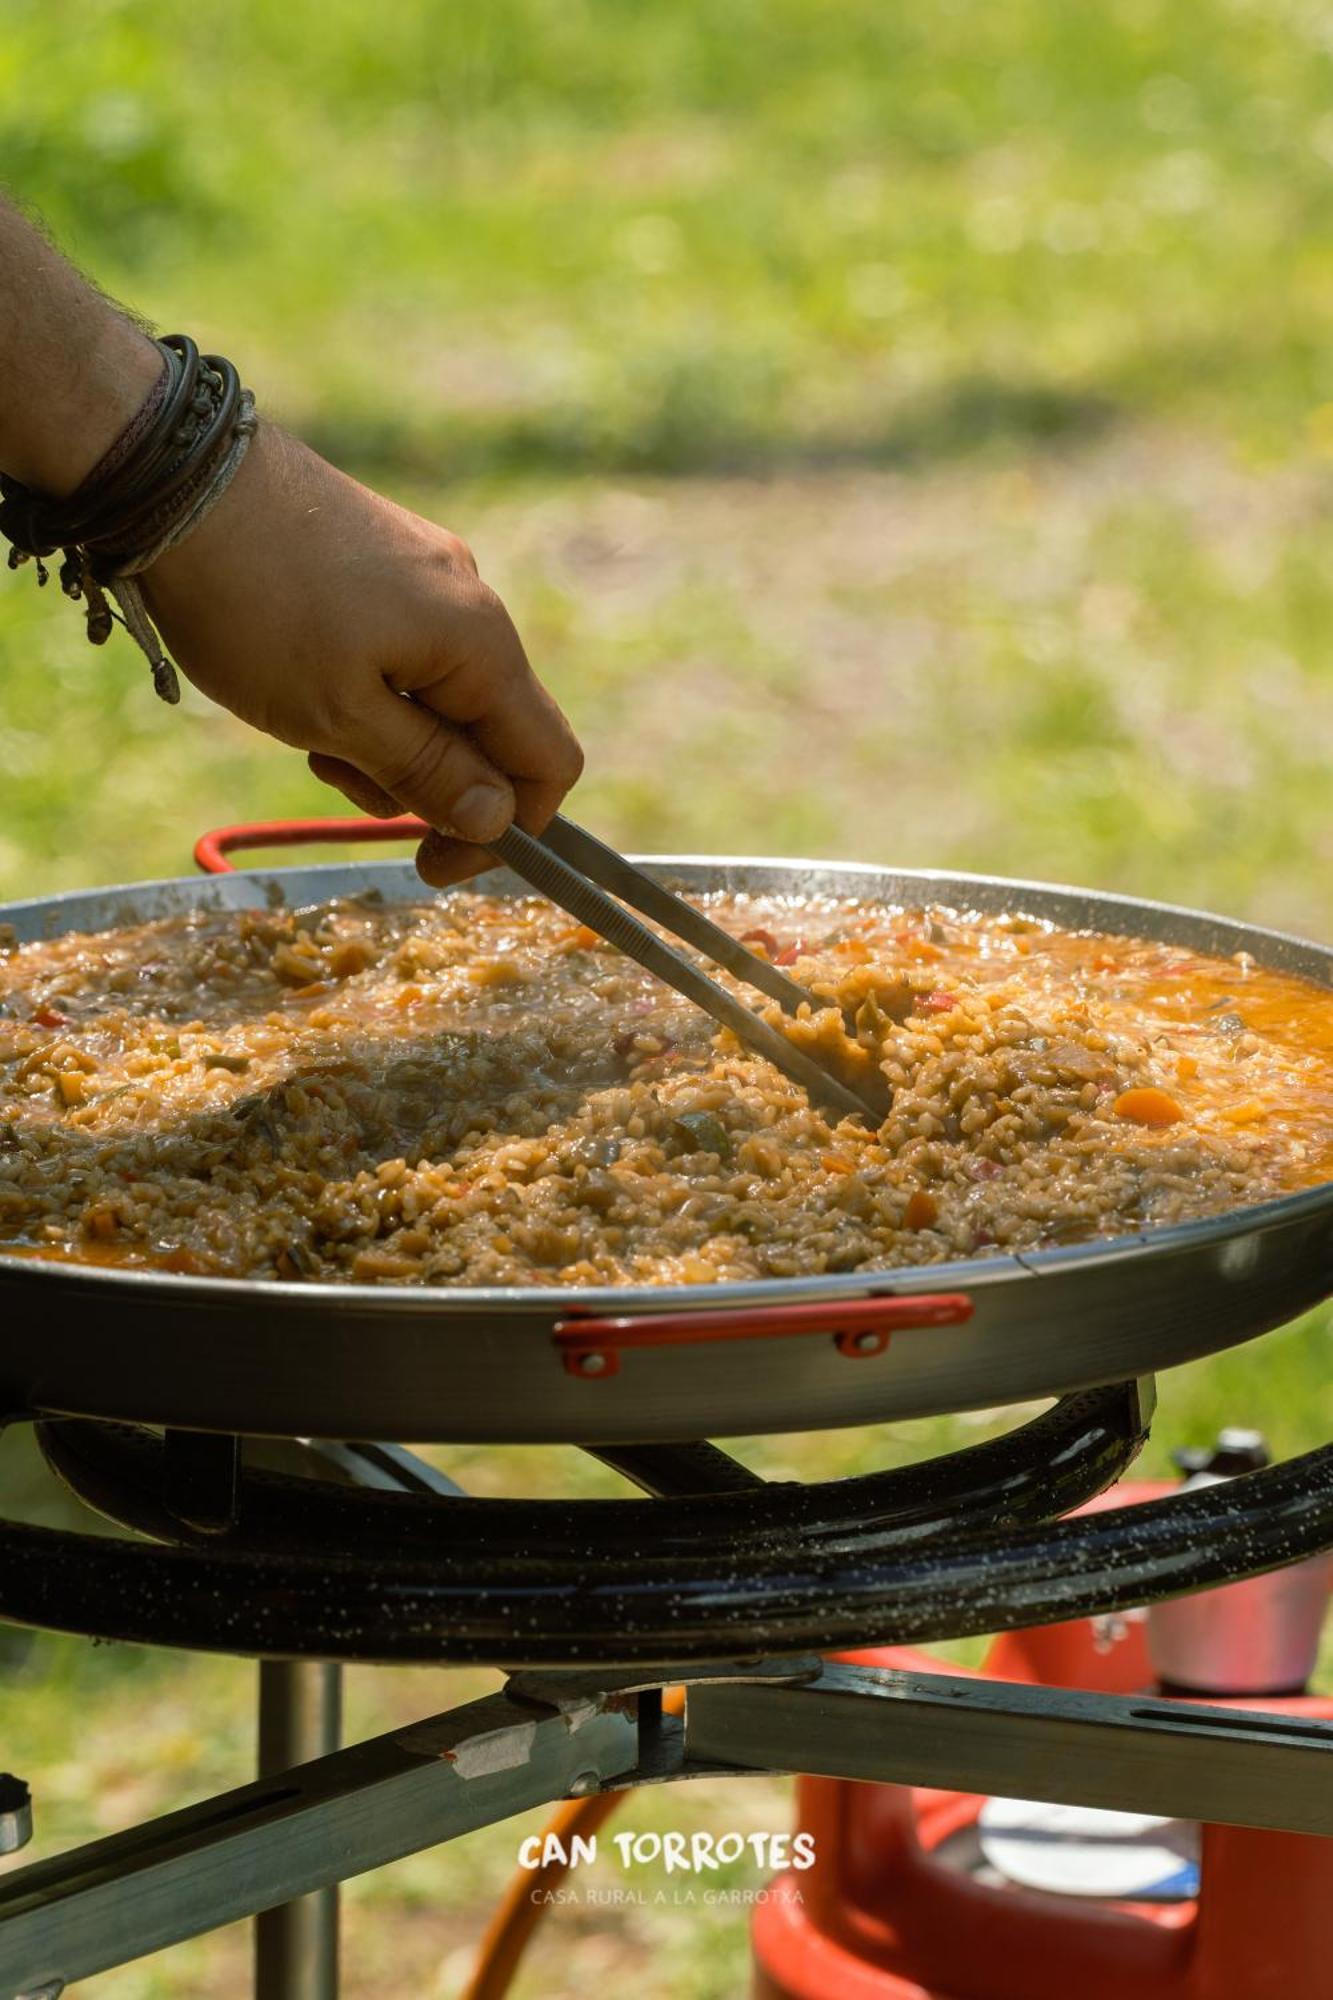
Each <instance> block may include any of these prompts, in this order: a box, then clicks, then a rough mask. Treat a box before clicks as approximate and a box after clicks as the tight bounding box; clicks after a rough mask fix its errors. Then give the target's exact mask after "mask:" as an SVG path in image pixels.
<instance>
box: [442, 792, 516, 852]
mask: <svg viewBox="0 0 1333 2000" xmlns="http://www.w3.org/2000/svg"><path fill="white" fill-rule="evenodd" d="M511 817H512V808H511V806H510V802H509V794H508V792H507V791H505V790H504V789H503V788H502V787H501V786H500V785H484V784H483V785H469V786H468V788H467V790H466V791H465V792H464V793H463V795H462V797H461V798H459V799H455V801H454V805H453V810H452V811H451V812H450V814H449V824H450V825H451V826H452V827H453V829H454V832H455V833H460V834H461V835H462V836H463V838H464V840H480V841H486V840H494V839H495V837H496V835H497V834H500V833H503V832H504V830H505V828H506V827H507V826H508V824H509V821H510V818H511Z"/></svg>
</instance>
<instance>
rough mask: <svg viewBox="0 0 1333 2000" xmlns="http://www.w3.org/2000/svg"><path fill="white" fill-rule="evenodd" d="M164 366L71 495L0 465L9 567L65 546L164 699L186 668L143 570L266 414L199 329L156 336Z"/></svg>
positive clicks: (212, 498) (72, 575)
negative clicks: (29, 482)
mask: <svg viewBox="0 0 1333 2000" xmlns="http://www.w3.org/2000/svg"><path fill="white" fill-rule="evenodd" d="M154 344H155V346H156V347H157V348H158V350H159V352H160V353H161V356H162V372H161V374H160V375H159V376H158V379H157V382H156V384H155V386H154V388H153V389H152V390H151V391H150V393H149V395H148V398H147V400H146V402H145V403H144V404H143V406H142V408H141V409H140V410H139V412H138V413H137V415H136V416H135V417H133V418H132V419H131V421H130V423H129V424H127V426H126V427H125V429H124V430H123V431H122V432H121V434H120V436H119V437H118V438H117V439H116V442H115V443H114V444H113V445H112V447H111V449H110V450H109V451H108V452H107V453H106V455H105V457H104V458H102V459H101V461H100V462H99V463H98V464H97V465H96V466H94V468H93V470H92V471H91V472H90V473H89V475H88V477H87V478H86V479H85V480H84V482H83V484H82V485H81V486H80V487H79V489H78V491H77V492H75V493H72V494H70V496H69V498H68V499H66V500H56V499H52V498H51V497H50V496H49V495H45V494H41V493H34V492H33V491H32V490H31V489H30V488H29V487H26V486H23V485H20V483H19V482H18V480H16V479H9V478H6V477H5V476H4V474H2V473H0V535H3V536H4V537H5V539H6V540H7V541H8V542H9V543H10V544H11V547H10V551H9V567H10V568H11V569H17V568H18V567H19V566H20V564H22V563H25V562H28V561H30V560H31V561H33V562H35V563H36V565H37V581H38V583H39V584H44V583H45V582H46V580H47V577H48V574H49V572H48V570H47V567H46V561H45V558H46V557H48V556H53V555H55V554H56V553H57V551H59V553H60V554H61V555H62V556H63V558H64V559H63V561H62V562H61V565H60V587H61V589H62V590H63V591H64V593H65V595H66V596H67V597H71V598H75V599H82V601H83V604H84V608H85V614H86V618H87V626H88V637H89V639H90V641H91V642H92V644H93V645H94V646H101V645H103V644H105V642H106V640H107V639H108V638H109V636H110V633H111V626H112V621H113V620H114V619H115V618H116V617H117V611H113V609H112V607H111V604H110V603H108V601H107V600H108V598H111V599H113V600H114V602H115V604H116V606H117V607H118V612H119V618H120V622H121V623H122V624H123V625H124V626H125V629H126V631H127V632H128V633H129V634H130V637H131V638H132V639H133V640H134V641H135V643H136V644H137V645H138V646H139V647H140V648H141V650H142V651H143V653H144V654H145V655H146V657H147V659H148V661H149V664H150V665H151V667H152V669H153V686H154V687H155V688H156V690H157V692H158V694H159V695H160V696H161V697H162V699H163V701H170V702H175V701H179V700H180V682H179V681H178V680H177V678H176V669H175V668H174V667H173V665H172V664H171V661H170V660H169V659H168V658H167V656H166V653H165V651H164V650H163V646H162V641H161V639H160V638H159V637H158V634H157V632H156V631H155V629H154V627H153V623H152V620H151V619H150V618H149V616H148V612H147V610H146V608H145V606H144V600H143V593H142V591H141V590H140V588H139V585H138V583H137V582H136V581H135V579H136V577H137V576H138V575H139V574H140V573H141V572H142V571H143V570H146V569H147V568H148V567H149V565H150V564H151V563H154V562H156V561H157V559H158V557H159V556H163V555H165V554H166V552H167V550H168V549H171V548H174V547H175V546H176V544H177V543H178V542H181V541H184V539H185V537H186V536H187V535H188V534H190V533H191V532H192V530H193V529H195V528H197V527H198V525H199V523H200V522H201V521H202V520H203V518H204V516H205V515H206V514H207V513H208V512H209V510H210V509H211V508H212V507H214V506H215V505H216V503H217V502H218V501H219V500H220V499H221V497H222V495H223V494H224V493H225V492H226V490H227V487H228V486H229V485H230V484H231V481H232V478H233V477H234V475H235V472H236V469H237V467H238V466H239V465H240V462H241V460H242V459H243V458H244V456H245V453H246V450H247V449H248V447H249V443H250V439H251V438H252V437H253V436H254V433H255V429H256V427H257V424H258V418H257V417H256V415H255V404H254V397H253V396H252V395H251V394H250V391H249V390H248V389H243V388H242V387H241V382H240V377H239V376H238V375H237V373H236V370H235V368H234V367H233V366H232V364H231V362H230V361H227V360H225V359H224V358H223V357H222V356H221V355H220V354H200V352H199V349H198V348H197V347H196V346H195V344H194V342H193V341H192V340H191V339H189V337H188V336H187V335H185V334H182V333H173V334H170V335H168V337H167V338H166V339H165V340H159V341H157V342H155V343H154Z"/></svg>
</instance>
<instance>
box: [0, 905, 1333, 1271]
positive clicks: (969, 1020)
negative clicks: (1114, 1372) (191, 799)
mask: <svg viewBox="0 0 1333 2000" xmlns="http://www.w3.org/2000/svg"><path fill="white" fill-rule="evenodd" d="M698 900H700V902H701V904H702V906H703V907H705V908H706V909H707V910H708V912H709V914H710V915H711V916H713V917H714V918H715V919H716V920H717V921H718V922H720V923H722V924H724V925H725V926H726V927H727V928H728V929H730V930H732V931H733V932H735V933H736V934H737V935H739V936H743V937H745V938H746V939H747V941H748V942H749V943H750V945H751V947H752V948H753V949H755V950H756V951H760V952H763V953H765V954H767V955H768V956H769V957H771V958H773V959H774V960H780V961H781V962H782V963H783V964H784V965H785V966H787V967H788V969H789V970H790V971H791V972H792V974H793V976H794V977H795V978H796V979H798V980H800V981H801V982H802V983H803V984H804V985H806V986H807V987H808V988H809V989H810V990H811V992H812V993H813V994H814V995H815V996H816V999H817V1002H818V1005H817V1006H816V1007H815V1008H814V1009H812V1010H811V1011H810V1012H809V1014H808V1016H803V1017H802V1018H800V1019H797V1020H794V1021H790V1022H786V1023H785V1025H786V1029H787V1032H788V1033H790V1034H791V1036H792V1037H793V1039H794V1040H796V1041H797V1042H798V1043H800V1044H803V1045H807V1046H811V1047H812V1049H813V1052H814V1053H817V1054H823V1055H824V1056H825V1057H826V1059H828V1060H830V1061H832V1062H833V1063H835V1064H836V1065H837V1066H838V1067H839V1068H840V1070H841V1072H842V1073H843V1074H844V1075H845V1076H846V1077H848V1078H849V1079H852V1078H854V1077H855V1075H856V1074H857V1072H858V1070H861V1071H864V1070H867V1069H869V1068H870V1066H872V1065H877V1066H878V1067H879V1068H880V1069H881V1070H882V1071H883V1073H884V1075H885V1077H886V1078H887V1080H888V1082H889V1085H890V1087H891V1089H892V1091H893V1108H892V1112H891V1114H890V1116H889V1118H888V1120H887V1122H886V1123H885V1124H884V1126H883V1127H882V1129H881V1130H879V1131H878V1132H873V1131H871V1130H869V1129H867V1128H866V1127H864V1126H862V1125H861V1124H859V1123H858V1122H857V1121H855V1120H852V1119H844V1120H842V1121H841V1122H838V1121H837V1120H836V1119H835V1118H833V1117H831V1116H829V1115H826V1114H825V1113H823V1112H821V1111H819V1110H818V1109H816V1108H814V1107H812V1105H811V1104H810V1103H809V1101H808V1100H807V1099H806V1097H805V1096H804V1094H803V1093H802V1092H801V1090H800V1089H799V1088H798V1087H797V1086H796V1085H795V1084H792V1083H790V1082H788V1081H787V1079H786V1078H785V1077H783V1076H782V1075H780V1074H779V1073H778V1072H777V1071H776V1070H774V1069H773V1068H772V1067H771V1066H770V1065H769V1064H768V1063H766V1062H764V1061H763V1060H761V1059H760V1058H758V1057H756V1056H752V1055H750V1054H749V1053H748V1052H747V1051H746V1050H744V1049H743V1048H741V1047H740V1046H739V1044H738V1043H737V1042H736V1041H735V1040H734V1039H733V1038H732V1037H731V1036H730V1035H729V1034H728V1033H726V1032H725V1031H719V1030H717V1029H716V1028H715V1027H714V1025H713V1023H712V1022H711V1021H709V1020H708V1019H706V1018H705V1017H704V1016H703V1015H702V1014H700V1013H699V1012H697V1011H696V1010H695V1009H694V1008H693V1007H691V1006H689V1005H688V1004H687V1003H686V1002H684V1001H682V1000H680V999H679V998H677V996H676V995H674V994H673V993H670V992H668V991H667V990H665V989H664V988H663V987H661V986H660V985H659V984H658V983H657V982H656V981H655V980H653V979H652V978H651V977H650V976H649V975H648V974H646V973H643V972H641V971H640V970H639V969H638V967H637V966H634V965H632V964H630V963H629V962H628V961H627V960H625V959H624V958H622V957H621V956H620V955H619V954H618V953H616V952H615V951H613V950H612V949H610V948H609V947H607V946H605V945H603V944H602V943H601V942H600V940H599V939H598V938H597V937H595V936H594V934H593V933H592V932H590V931H588V930H586V929H584V928H582V927H581V926H578V925H576V924H574V923H572V922H571V920H570V919H569V918H568V917H566V916H565V915H563V914H562V913H561V912H560V911H559V910H556V909H553V908H552V907H551V906H550V905H549V904H547V903H545V902H543V901H541V900H539V899H537V898H521V899H517V900H507V899H495V898H490V897H485V896H481V895H478V894H474V893H456V894H453V895H450V896H446V897H442V898H439V899H436V900H431V901H428V902H423V903H421V904H415V905H409V904H386V903H383V902H381V901H379V900H377V899H375V898H373V897H371V898H366V899H351V900H346V901H341V902H338V903H332V904H326V905H323V906H320V907H318V908H311V909H305V910H297V911H289V910H283V909H265V910H246V911H201V912H198V913H195V914H192V915H190V916H187V917H176V918H171V919H166V920H162V921H158V922H152V923H144V924H139V925H137V926H134V927H132V928H127V929H121V930H114V931H107V932H102V933H98V934H93V935H65V936H61V937H58V938H55V939H52V940H50V941H45V942H41V943H35V944H25V945H21V946H19V945H13V944H10V946H9V947H8V948H7V949H4V950H0V1253H3V1254H10V1255H13V1254H25V1255H35V1256H42V1257H57V1258H67V1259H76V1260H80V1261H88V1262H96V1263H109V1262H110V1263H116V1264H120V1265H126V1266H130V1267H140V1268H149V1269H157V1270H166V1271H176V1272H189V1273H199V1274H207V1275H211V1276H216V1277H219V1278H256V1277H262V1278H283V1279H288V1280H308V1281H315V1282H319V1281H326V1282H327V1281H342V1282H347V1281H352V1282H358V1283H366V1282H373V1283H382V1284H398V1285H403V1284H410V1285H506V1286H520V1285H552V1284H554V1285H568V1286H580V1285H594V1284H618V1285H620V1284H650V1285H670V1284H706V1283H711V1282H714V1281H717V1280H728V1279H747V1278H789V1277H793V1276H798V1275H811V1274H816V1273H820V1272H826V1271H855V1270H880V1269H890V1268H893V1267H895V1266H901V1265H909V1264H929V1263H935V1262H939V1261H942V1260H947V1259H951V1258H961V1257H975V1256H984V1255H988V1254H996V1253H999V1252H1007V1251H1030V1250H1038V1249H1042V1248H1045V1247H1048V1246H1050V1245H1054V1244H1069V1243H1079V1242H1084V1241H1087V1240H1089V1239H1092V1238H1095V1237H1102V1236H1115V1235H1121V1234H1124V1233H1126V1232H1130V1231H1140V1230H1143V1229H1144V1228H1147V1227H1155V1226H1158V1225H1161V1224H1165V1223H1173V1222H1183V1221H1186V1220H1189V1219H1192V1218H1195V1217H1199V1216H1205V1215H1211V1214H1216V1213H1218V1212H1220V1211H1222V1210H1225V1209H1229V1208H1232V1207H1235V1206H1237V1205H1241V1204H1247V1203H1251V1202H1256V1201H1261V1200H1264V1199H1266V1198H1268V1197H1271V1196H1275V1195H1278V1194H1281V1193H1284V1192H1287V1191H1289V1190H1292V1189H1295V1188H1300V1187H1305V1186H1309V1185H1313V1184H1315V1183H1317V1182H1319V1181H1322V1180H1325V1179H1328V1178H1330V1177H1333V995H1331V994H1330V993H1328V992H1327V991H1325V990H1323V989H1321V988H1319V987H1316V986H1314V985H1312V984H1310V983H1308V982H1306V981H1303V980H1300V979H1296V978H1289V977H1285V976H1282V975H1279V974H1276V973H1272V972H1268V971H1265V970H1262V969H1260V968H1258V967H1256V966H1255V965H1254V964H1253V962H1252V961H1250V960H1249V959H1248V958H1247V957H1245V956H1244V955H1243V954H1242V955H1241V956H1239V957H1237V958H1235V959H1226V960H1220V959H1209V958H1204V957H1200V956H1198V955H1196V954H1193V953H1191V952H1189V951H1186V950H1182V949H1181V948H1180V947H1178V946H1174V945H1166V944H1154V943H1149V942H1145V941H1139V940H1126V939H1123V938H1118V937H1109V936H1102V935H1096V934H1089V933H1083V934H1073V933H1068V932H1062V931H1059V930H1056V929H1054V928H1052V927H1051V926H1049V925H1047V924H1045V923H1041V922H1037V921H1035V920H1033V919H1030V918H1026V917H1023V916H1021V915H1011V916H1001V917H995V916H981V915H977V914H974V913H973V914H969V913H965V912H957V911H952V910H947V909H913V910H903V909H889V908H886V907H884V906H882V905H878V904H868V903H858V902H853V901H850V900H848V901H843V900H834V899H825V900H819V901H815V902H810V901H806V902H796V901H790V900H784V899H781V898H772V897H768V898H765V897H747V896H730V895H729V896H711V897H705V898H701V899H698ZM745 997H746V998H747V999H749V998H751V997H752V996H751V995H749V994H748V993H747V994H746V996H745ZM766 1011H767V1017H768V1018H769V1019H770V1020H772V1021H773V1022H774V1023H775V1024H777V1025H782V1024H783V1023H784V1017H783V1015H782V1014H781V1013H780V1011H779V1010H778V1009H777V1008H776V1007H773V1008H769V1009H767V1010H766Z"/></svg>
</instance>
